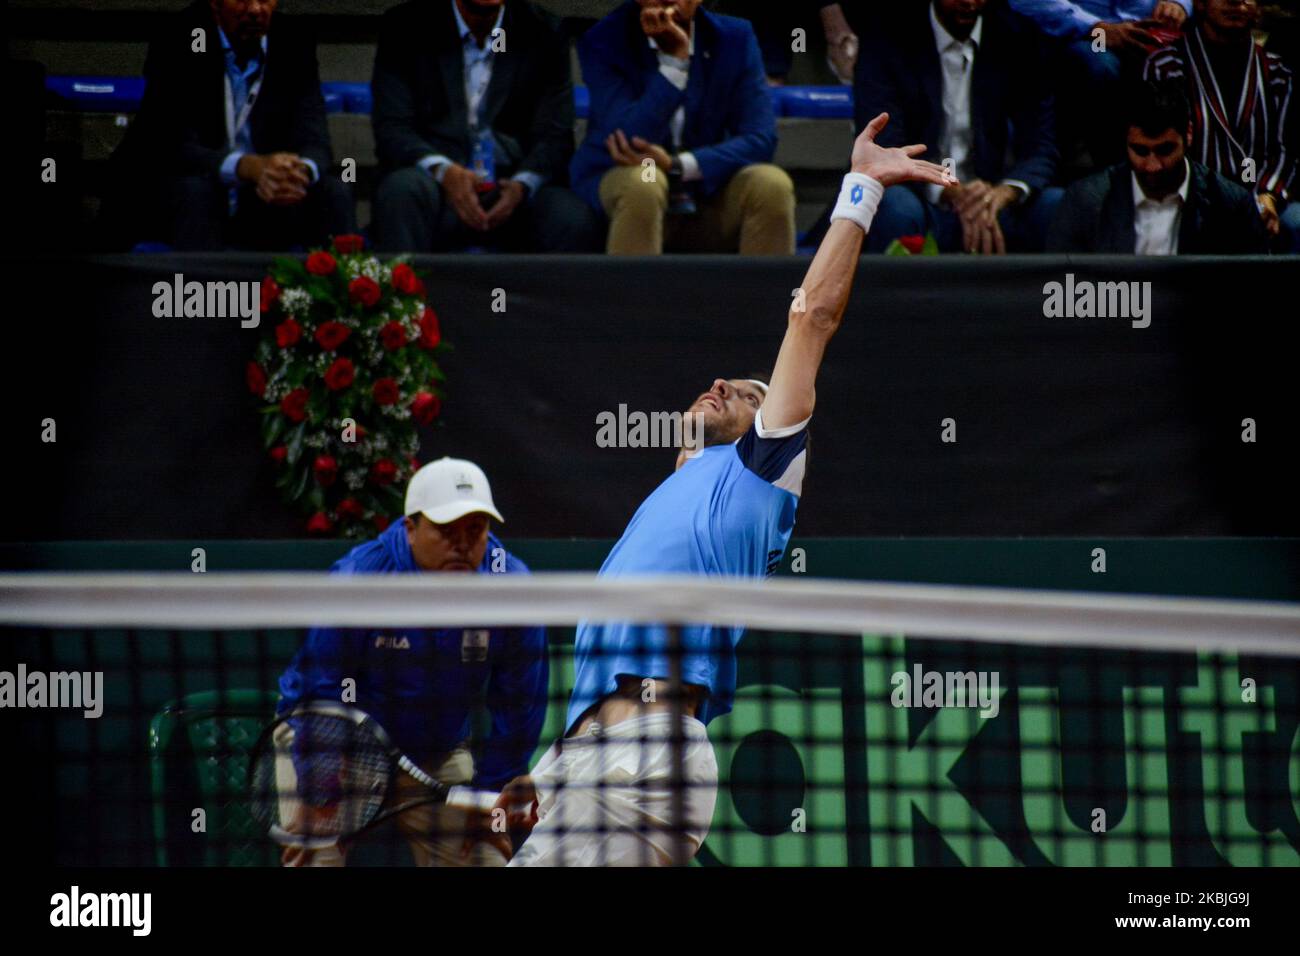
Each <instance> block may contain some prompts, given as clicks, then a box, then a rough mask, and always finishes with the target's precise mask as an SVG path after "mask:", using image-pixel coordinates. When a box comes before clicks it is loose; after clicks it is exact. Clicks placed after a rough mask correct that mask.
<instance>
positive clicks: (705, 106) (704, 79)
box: [569, 2, 776, 212]
mask: <svg viewBox="0 0 1300 956" xmlns="http://www.w3.org/2000/svg"><path fill="white" fill-rule="evenodd" d="M640 15H641V9H640V7H638V6H637V4H636V3H634V2H629V3H625V4H624V5H623V6H621V7H619V8H618V9H617V10H615V11H614V12H613V13H611V14H610V15H609V16H607V17H605V18H604V19H603V20H601V21H600V22H599V23H597V24H596V25H595V26H593V27H592V28H591V29H590V30H588V31H587V33H586V34H585V35H584V36H583V38H582V39H581V40H580V41H579V42H578V57H579V59H580V61H581V63H582V78H583V82H584V83H586V85H587V88H588V89H589V90H590V91H591V110H590V113H589V118H588V121H587V135H586V137H585V138H584V139H583V141H582V145H580V146H579V147H578V150H577V152H576V153H574V156H573V161H572V162H571V163H570V166H569V178H570V182H571V183H572V184H573V189H574V190H575V191H576V192H577V193H578V195H579V196H581V197H582V198H583V199H585V200H586V201H587V203H588V204H589V205H590V206H591V207H592V208H593V209H595V210H597V211H598V212H599V211H601V205H600V196H599V186H600V177H601V176H603V175H604V174H605V171H606V170H608V169H609V168H610V167H611V166H612V165H614V160H613V159H611V158H610V155H609V151H608V150H607V149H606V148H605V137H606V136H608V135H609V134H610V133H612V132H614V130H616V129H621V130H622V131H623V133H624V134H625V135H626V136H627V138H628V139H629V140H630V139H631V138H632V137H633V136H641V137H643V138H645V139H648V140H650V142H652V143H659V144H660V145H662V146H664V147H665V148H666V149H669V150H670V151H671V149H672V134H671V132H670V130H669V121H670V120H671V119H672V116H673V113H674V112H676V110H677V107H679V106H681V105H682V104H683V103H684V104H685V105H686V121H685V123H684V124H683V126H682V145H681V149H682V151H687V150H689V151H690V152H691V153H693V154H694V156H695V158H696V159H697V160H698V161H699V164H700V173H701V174H702V176H703V181H702V182H700V183H698V184H697V189H698V190H699V192H700V195H702V196H708V195H711V194H712V193H715V192H717V191H718V190H719V189H721V188H722V187H723V186H724V185H726V183H727V181H728V180H729V179H730V178H731V176H732V175H733V174H734V173H735V172H736V171H737V170H739V169H740V168H741V167H743V166H748V165H751V164H752V163H764V162H769V161H770V160H771V159H772V155H773V154H774V153H775V152H776V117H775V115H774V114H773V112H772V101H771V99H770V98H769V95H768V92H767V80H766V76H765V74H764V72H763V57H762V55H761V54H760V53H759V52H758V40H757V39H756V38H755V36H754V30H753V28H752V27H751V26H750V25H749V22H748V21H746V20H740V19H738V18H736V17H724V16H719V15H717V14H713V13H709V12H707V11H706V10H704V9H700V10H698V11H697V12H696V14H695V54H694V56H692V57H691V72H690V78H689V79H688V80H687V83H686V89H685V90H678V89H677V87H675V86H673V85H672V83H670V82H668V80H666V79H665V78H664V77H663V75H662V74H660V72H659V59H658V56H657V54H656V53H655V50H654V48H653V47H651V46H650V44H649V42H648V41H647V39H646V36H645V34H644V33H643V32H642V31H641V23H640Z"/></svg>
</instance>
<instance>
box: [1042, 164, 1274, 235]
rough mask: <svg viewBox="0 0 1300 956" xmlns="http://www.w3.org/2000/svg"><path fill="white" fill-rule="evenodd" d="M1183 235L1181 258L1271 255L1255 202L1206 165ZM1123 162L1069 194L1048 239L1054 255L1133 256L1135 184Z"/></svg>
mask: <svg viewBox="0 0 1300 956" xmlns="http://www.w3.org/2000/svg"><path fill="white" fill-rule="evenodd" d="M1191 170H1192V173H1191V175H1192V183H1191V186H1190V187H1189V188H1188V192H1187V202H1186V205H1185V206H1184V207H1183V217H1182V221H1181V223H1180V225H1179V230H1178V252H1179V254H1180V255H1231V254H1236V253H1259V254H1263V253H1265V252H1267V251H1268V238H1267V233H1265V231H1264V226H1263V223H1262V222H1261V220H1260V218H1259V210H1258V209H1257V208H1256V206H1255V200H1254V198H1253V197H1252V196H1251V194H1250V193H1249V192H1247V191H1246V189H1245V188H1243V187H1242V186H1239V185H1237V184H1236V183H1234V182H1233V181H1232V180H1230V179H1225V178H1224V177H1222V176H1220V175H1219V174H1218V173H1215V172H1212V171H1211V170H1209V169H1207V168H1205V167H1204V166H1202V165H1201V164H1200V163H1195V162H1193V163H1192V164H1191ZM1131 177H1132V171H1131V170H1130V168H1129V165H1128V163H1119V164H1118V165H1115V166H1111V167H1110V168H1109V169H1103V170H1102V171H1101V172H1099V173H1094V174H1093V175H1091V176H1088V177H1086V178H1084V179H1081V180H1079V181H1078V182H1076V183H1075V184H1074V185H1072V186H1071V187H1070V188H1069V189H1068V190H1066V192H1065V198H1063V199H1062V200H1061V205H1060V206H1059V207H1057V210H1056V218H1055V219H1054V220H1053V221H1052V226H1051V229H1050V231H1049V232H1048V235H1047V251H1048V252H1103V253H1130V254H1131V253H1133V252H1134V251H1135V249H1136V248H1137V235H1136V233H1135V232H1134V231H1133V228H1134V227H1133V221H1134V208H1133V180H1132V178H1131Z"/></svg>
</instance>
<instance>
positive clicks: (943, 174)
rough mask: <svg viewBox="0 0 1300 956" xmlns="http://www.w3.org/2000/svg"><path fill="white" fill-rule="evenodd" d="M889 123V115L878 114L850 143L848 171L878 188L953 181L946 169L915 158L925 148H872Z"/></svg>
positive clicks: (942, 184) (939, 184)
mask: <svg viewBox="0 0 1300 956" xmlns="http://www.w3.org/2000/svg"><path fill="white" fill-rule="evenodd" d="M888 124H889V114H888V113H881V114H880V115H879V116H877V117H876V118H875V119H873V120H872V121H871V122H870V123H868V124H867V128H866V129H864V130H863V131H862V132H861V133H859V134H858V138H857V139H856V140H854V141H853V159H852V161H851V162H852V169H853V172H855V173H864V174H866V175H867V176H870V177H871V178H872V179H875V180H876V181H877V182H879V183H880V185H882V186H896V185H898V184H899V183H907V182H913V183H934V184H935V185H936V186H949V185H951V184H952V183H953V182H955V180H954V179H953V177H952V174H951V173H950V172H949V171H948V167H946V166H940V165H939V164H938V163H931V162H927V161H926V160H924V159H917V158H916V157H917V156H920V155H921V154H922V153H924V152H925V151H926V147H925V146H920V145H918V146H900V147H897V148H892V149H891V148H886V147H884V146H877V145H876V137H877V136H879V135H880V132H881V130H883V129H884V128H885V127H886V126H887V125H888Z"/></svg>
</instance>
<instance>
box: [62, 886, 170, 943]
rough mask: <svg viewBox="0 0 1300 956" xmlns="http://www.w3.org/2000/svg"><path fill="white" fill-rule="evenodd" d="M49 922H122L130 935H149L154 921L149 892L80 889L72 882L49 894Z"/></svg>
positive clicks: (91, 924)
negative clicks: (70, 886)
mask: <svg viewBox="0 0 1300 956" xmlns="http://www.w3.org/2000/svg"><path fill="white" fill-rule="evenodd" d="M50 925H51V926H57V927H78V926H125V927H129V928H130V930H131V935H133V936H148V935H149V932H150V930H151V929H152V925H153V894H152V893H83V892H82V891H81V887H79V886H75V885H74V886H73V887H72V889H70V890H69V891H68V892H67V893H55V894H54V895H53V896H51V897H50Z"/></svg>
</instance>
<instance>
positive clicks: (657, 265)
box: [0, 255, 1300, 541]
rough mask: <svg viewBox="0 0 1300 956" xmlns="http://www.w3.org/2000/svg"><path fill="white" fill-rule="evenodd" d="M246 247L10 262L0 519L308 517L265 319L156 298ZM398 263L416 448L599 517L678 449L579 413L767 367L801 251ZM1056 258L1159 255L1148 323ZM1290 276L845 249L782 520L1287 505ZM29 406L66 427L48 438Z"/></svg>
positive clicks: (1089, 514) (586, 528)
mask: <svg viewBox="0 0 1300 956" xmlns="http://www.w3.org/2000/svg"><path fill="white" fill-rule="evenodd" d="M265 264H266V259H265V258H264V257H260V256H228V255H222V256H162V257H151V256H133V257H107V258H92V259H83V260H71V261H70V260H67V259H32V260H17V259H8V260H6V261H5V265H4V270H5V288H6V291H7V298H8V300H9V310H10V311H9V313H8V314H9V318H10V322H9V323H8V331H9V332H10V335H11V341H10V347H11V351H10V352H9V365H10V374H8V375H6V376H5V383H4V385H3V386H0V387H3V389H4V392H3V400H4V408H5V410H6V413H7V414H8V415H11V416H13V418H12V421H13V422H14V431H13V435H14V436H16V440H14V441H12V442H11V443H10V444H9V446H8V450H9V451H10V452H11V453H12V458H11V460H10V462H9V465H8V467H6V468H5V469H3V472H4V481H5V485H6V487H5V489H4V493H5V501H6V502H7V503H8V504H9V508H8V509H7V519H8V520H6V522H5V523H4V527H3V532H0V535H2V536H3V537H4V538H5V539H7V540H10V541H21V540H52V539H97V538H98V539H105V538H116V539H149V538H169V539H177V538H186V537H190V536H201V537H230V538H234V537H243V538H248V537H291V536H300V535H301V533H302V524H301V519H300V518H299V517H298V516H297V515H295V514H294V513H293V512H291V511H290V510H289V509H288V508H286V506H284V505H283V504H282V503H281V502H280V501H279V499H278V497H277V493H276V491H275V489H274V487H273V478H272V471H271V467H270V464H269V462H267V460H266V458H265V454H264V452H263V450H262V448H261V446H260V443H259V439H258V434H257V424H258V416H257V414H256V410H255V407H254V404H253V402H252V400H251V399H250V397H249V395H248V394H247V391H246V389H245V386H244V383H243V368H244V364H245V362H246V361H247V360H248V359H249V357H250V356H251V354H252V351H253V347H254V345H255V342H256V340H257V337H258V336H259V335H261V334H263V332H264V331H265V330H264V329H241V328H240V326H239V322H238V320H237V319H159V318H155V317H154V315H153V312H152V304H153V294H152V286H153V284H154V283H155V282H157V281H160V280H168V281H169V280H170V279H171V278H172V276H173V275H175V274H176V273H181V274H183V275H184V277H185V278H186V279H187V280H189V279H197V280H200V281H206V280H223V281H225V280H251V279H256V278H259V277H260V276H261V275H262V274H263V270H264V268H265ZM416 265H417V267H418V268H420V269H421V270H424V271H425V272H426V273H427V280H426V281H427V285H428V289H429V299H430V302H431V304H432V305H433V306H434V308H435V309H436V310H437V312H438V314H439V316H440V318H441V320H442V325H443V330H444V337H445V339H446V340H447V341H449V342H451V343H452V344H453V345H454V350H453V351H451V352H449V353H447V355H446V357H445V361H444V369H445V371H446V374H447V383H446V389H447V399H446V402H445V405H444V414H443V418H442V423H441V425H440V426H439V427H436V428H434V429H431V430H430V431H428V432H427V433H426V434H425V436H424V442H423V446H422V450H421V455H420V457H421V460H431V459H433V458H436V457H438V456H441V455H454V456H459V457H466V458H470V459H473V460H475V461H477V462H478V463H479V464H481V465H482V466H483V467H484V468H485V470H486V471H487V473H488V475H489V477H490V479H491V480H492V483H493V488H494V491H495V493H496V496H497V500H498V504H499V505H500V507H501V509H502V511H503V513H504V514H505V516H506V518H507V521H508V523H507V526H506V529H505V530H506V532H507V534H510V535H515V536H526V537H568V536H578V537H617V536H618V534H620V533H621V531H622V528H623V527H624V525H625V524H626V522H627V520H628V518H629V517H630V516H631V514H632V512H633V511H634V510H635V509H636V507H637V505H638V504H639V503H640V502H641V501H642V499H643V498H644V497H645V496H646V494H647V493H649V492H650V491H651V490H652V489H653V488H654V487H655V485H656V484H657V483H658V482H659V481H661V480H662V479H663V478H664V477H665V476H666V475H667V474H668V473H669V472H670V470H671V468H672V466H673V461H674V453H673V452H672V451H671V450H668V449H662V448H660V449H644V448H643V449H609V448H601V447H598V446H597V443H596V432H597V427H596V421H597V416H598V415H599V414H600V413H602V412H613V413H617V411H618V409H619V406H620V405H621V404H622V405H626V406H627V408H628V409H629V410H630V411H642V412H646V413H651V412H663V411H674V410H681V409H683V408H685V406H686V405H688V404H689V403H690V402H691V401H692V400H693V398H694V397H695V396H696V395H698V394H699V393H700V392H701V391H703V390H705V389H706V388H708V387H709V385H710V383H711V382H712V381H713V379H714V378H715V377H718V376H722V377H733V376H739V375H746V374H748V373H750V372H752V371H755V370H757V369H763V368H770V366H771V365H772V362H773V360H774V358H775V355H776V351H777V348H778V346H779V345H780V341H781V335H782V332H783V330H784V327H785V317H786V310H787V308H788V306H789V303H790V300H791V292H792V290H793V289H795V288H796V287H797V286H798V285H799V283H800V282H801V280H802V277H803V274H804V271H805V269H806V268H807V265H808V261H807V260H804V259H795V258H791V259H779V260H773V261H757V260H751V261H744V260H740V259H736V258H730V257H673V258H664V259H659V260H614V259H612V258H604V257H601V258H546V257H530V258H524V257H500V256H498V257H492V256H458V257H420V258H417V260H416ZM1067 274H1072V275H1073V276H1074V281H1075V282H1076V284H1077V283H1080V282H1084V281H1090V282H1139V283H1148V282H1149V283H1150V287H1149V288H1150V301H1151V314H1150V325H1149V326H1148V327H1146V328H1134V327H1133V323H1132V322H1131V321H1130V320H1129V319H1128V318H1122V317H1120V318H1049V317H1046V316H1045V315H1044V299H1045V296H1044V287H1045V285H1046V284H1047V283H1050V282H1062V283H1064V282H1065V281H1066V276H1067ZM1294 281H1295V264H1294V262H1289V261H1286V260H1269V259H1261V260H1240V259H1239V260H1218V259H1195V260H1193V259H1178V260H1169V261H1161V262H1156V261H1152V260H1145V261H1144V260H1139V259H1134V258H1114V259H1112V258H1105V257H1102V258H1080V259H1075V260H1069V259H1066V258H1053V257H1040V258H1033V259H1029V258H1007V259H1001V260H981V259H965V258H956V257H942V258H936V259H929V260H914V261H907V260H902V261H900V260H897V259H888V260H885V259H864V260H863V261H862V264H861V267H860V268H859V271H858V276H857V281H856V285H855V288H854V293H853V298H852V300H851V302H850V306H849V310H848V314H847V316H846V318H845V321H844V325H843V328H842V329H841V331H840V332H839V334H838V335H837V336H836V338H835V339H834V341H833V342H832V343H831V346H830V350H829V353H828V355H827V358H826V363H825V366H824V368H823V370H822V375H821V378H820V380H819V383H818V406H817V412H816V416H815V419H814V423H813V431H812V435H813V443H812V445H813V447H812V454H811V461H810V468H809V475H808V480H807V484H806V488H805V496H804V501H803V503H802V505H801V507H800V511H799V519H798V532H799V533H800V534H803V535H858V536H890V535H918V536H933V535H957V536H967V535H981V536H1008V535H1010V536H1015V535H1234V534H1244V535H1294V534H1297V533H1300V509H1297V508H1296V507H1295V495H1294V477H1293V472H1292V471H1291V470H1289V459H1290V457H1291V456H1290V454H1289V453H1290V451H1291V449H1293V448H1294V447H1295V445H1296V441H1297V438H1298V437H1300V426H1298V425H1297V421H1296V416H1295V402H1294V397H1293V396H1294V386H1293V381H1294V367H1293V366H1294V356H1295V349H1294V342H1295V334H1294V332H1293V328H1294V319H1293V316H1292V315H1289V314H1287V308H1288V306H1287V305H1286V302H1287V300H1288V299H1293V296H1290V295H1282V294H1281V293H1280V290H1282V289H1287V288H1294ZM494 302H495V303H496V304H497V308H498V309H501V310H500V311H498V310H495V309H494ZM1264 303H1268V305H1265V304H1264ZM46 418H54V419H55V420H56V422H57V436H58V440H57V442H56V443H53V444H47V443H42V442H41V440H40V433H41V422H42V421H43V420H44V419H46ZM1247 418H1249V419H1253V420H1254V422H1255V427H1256V429H1257V440H1256V441H1255V442H1253V443H1247V442H1243V441H1242V431H1243V426H1242V421H1243V419H1247ZM945 419H952V420H953V422H954V424H955V437H956V441H955V442H944V441H943V440H942V433H943V428H944V425H943V423H944V420H945ZM7 457H8V456H7Z"/></svg>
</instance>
